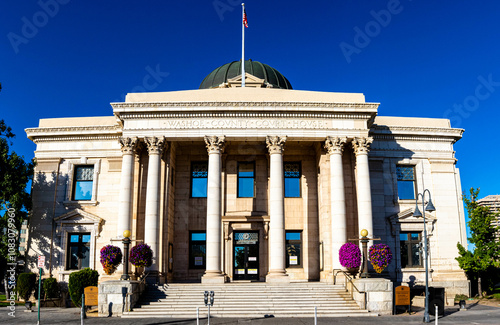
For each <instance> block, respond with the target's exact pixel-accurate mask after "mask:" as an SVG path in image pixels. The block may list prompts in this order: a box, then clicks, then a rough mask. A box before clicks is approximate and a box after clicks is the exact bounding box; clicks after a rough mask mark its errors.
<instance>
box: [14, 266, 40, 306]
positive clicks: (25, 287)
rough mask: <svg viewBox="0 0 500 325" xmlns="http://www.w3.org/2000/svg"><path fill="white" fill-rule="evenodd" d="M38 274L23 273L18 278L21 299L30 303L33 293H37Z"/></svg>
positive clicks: (18, 291)
mask: <svg viewBox="0 0 500 325" xmlns="http://www.w3.org/2000/svg"><path fill="white" fill-rule="evenodd" d="M35 285H36V274H35V273H32V272H27V273H21V274H19V276H18V277H17V293H18V294H19V297H21V298H22V299H24V301H28V300H29V299H30V297H31V294H32V293H33V291H35Z"/></svg>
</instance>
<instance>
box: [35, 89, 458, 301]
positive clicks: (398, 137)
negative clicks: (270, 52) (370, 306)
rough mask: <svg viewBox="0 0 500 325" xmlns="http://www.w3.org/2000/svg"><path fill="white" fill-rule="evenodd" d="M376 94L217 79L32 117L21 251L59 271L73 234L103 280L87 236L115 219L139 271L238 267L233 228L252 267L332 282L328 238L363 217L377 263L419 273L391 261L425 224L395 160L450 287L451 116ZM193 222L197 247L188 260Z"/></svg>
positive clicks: (434, 270)
mask: <svg viewBox="0 0 500 325" xmlns="http://www.w3.org/2000/svg"><path fill="white" fill-rule="evenodd" d="M378 106H379V104H377V103H367V102H365V99H364V96H363V95H362V94H346V93H325V92H313V91H297V90H288V89H286V90H285V89H267V88H225V89H224V88H221V89H206V90H190V91H176V92H167V93H140V94H128V95H127V97H126V101H125V102H123V103H112V107H113V113H114V116H109V117H88V118H60V119H43V120H40V124H39V126H38V127H36V128H30V129H27V130H26V132H27V134H28V137H29V138H30V139H32V140H33V141H34V142H35V143H36V145H37V148H36V152H35V156H36V158H37V162H38V165H37V167H36V174H35V179H34V182H33V210H34V211H33V215H32V219H31V221H30V225H29V231H30V237H29V238H30V240H29V245H28V247H27V249H28V253H27V254H28V255H27V256H28V262H29V266H30V267H34V266H35V265H36V262H35V258H36V256H37V255H38V254H39V252H42V253H43V254H45V255H46V256H47V259H46V260H47V263H46V267H45V273H46V274H48V273H52V274H54V275H55V276H57V277H58V280H60V281H67V277H68V275H69V274H70V273H71V272H72V270H69V269H68V265H69V263H70V262H71V260H70V259H71V258H70V257H69V256H68V255H71V250H70V249H72V248H71V247H74V243H72V242H71V240H72V239H71V238H72V237H70V236H71V235H72V234H79V233H85V234H89V235H90V237H88V238H89V239H90V241H89V242H88V243H87V247H88V263H89V264H88V265H89V267H91V268H93V269H96V270H98V271H99V273H100V274H101V277H100V281H103V280H112V279H116V278H117V277H118V276H106V275H103V271H102V267H101V265H100V263H99V250H100V249H101V247H103V246H104V245H107V244H110V243H114V244H115V245H119V239H120V237H121V234H122V233H123V231H124V230H127V229H130V230H131V232H132V237H133V239H134V240H136V241H144V242H146V243H147V244H149V245H150V246H151V247H152V249H153V251H154V264H153V265H152V266H151V267H150V268H149V269H148V270H146V271H147V272H149V274H150V276H154V279H155V281H158V282H160V283H163V282H167V281H168V282H176V281H182V282H184V281H203V282H206V283H221V282H226V281H235V278H236V276H237V275H239V274H238V272H239V271H238V272H237V271H236V269H235V267H234V265H235V263H236V262H237V261H235V259H237V258H240V256H239V255H238V254H237V253H238V249H239V248H237V246H238V245H239V244H238V242H237V240H236V238H235V236H239V234H241V235H245V234H246V235H245V236H248V235H249V234H256V235H254V236H256V237H255V238H256V240H255V241H254V242H253V244H254V245H257V246H255V247H257V248H256V251H254V252H253V253H252V254H255V255H257V256H251V254H250V253H249V254H250V255H245V256H246V257H245V258H246V260H245V262H248V263H250V262H258V263H254V264H255V265H256V266H255V267H252V268H251V270H250V268H249V269H248V270H247V269H246V268H245V270H246V271H245V272H249V273H248V274H252V275H255V280H259V281H267V282H271V283H287V282H290V281H316V280H320V281H325V282H331V281H332V272H333V271H334V270H336V269H341V268H342V266H341V265H340V262H339V260H338V249H339V248H340V246H341V245H342V244H343V243H345V242H346V241H348V240H349V239H353V238H358V237H359V235H358V234H359V232H360V230H361V229H367V230H368V231H369V236H373V237H379V238H380V239H381V242H383V243H386V244H388V245H389V246H390V248H391V250H392V251H393V254H394V257H395V259H394V260H393V262H392V263H391V265H390V266H389V267H388V268H387V270H386V271H385V273H383V276H385V277H386V278H388V279H391V280H393V281H395V282H397V283H401V282H411V283H417V284H419V283H422V281H423V279H424V272H423V270H424V269H423V267H422V265H416V266H414V267H407V266H406V267H405V265H402V262H401V260H402V258H401V256H402V254H403V255H404V252H401V247H402V246H401V235H402V234H406V233H416V234H421V233H422V231H423V227H424V225H423V222H422V220H421V219H418V218H415V217H413V212H414V209H415V204H416V200H415V198H413V199H404V200H403V199H399V197H398V176H397V170H396V169H397V168H398V166H409V167H411V169H412V170H413V171H414V172H413V177H414V179H413V183H412V184H413V187H414V192H415V194H416V193H421V192H423V190H424V189H429V190H430V192H431V193H432V200H433V202H434V205H435V207H436V211H435V212H432V213H428V214H427V221H428V222H427V225H426V226H427V230H428V233H429V247H430V252H429V261H430V270H431V272H430V278H431V280H432V281H445V280H446V281H448V282H449V281H451V282H452V284H451V286H453V287H455V288H456V287H462V286H460V285H455V283H462V284H463V283H467V280H466V278H465V276H464V273H463V272H462V271H461V270H460V268H459V267H458V264H457V262H456V261H455V257H456V256H457V250H456V243H457V242H460V243H462V245H466V234H465V221H464V213H463V208H462V204H461V198H460V197H461V185H460V177H459V171H458V169H457V168H456V159H455V155H454V150H453V144H454V143H455V142H456V141H457V140H459V139H460V138H461V136H462V132H463V130H461V129H453V128H451V127H450V123H449V121H448V120H444V119H428V118H401V117H383V116H377V110H378ZM198 162H204V163H206V164H207V170H206V171H205V172H206V174H207V176H206V181H207V188H208V190H207V194H206V197H196V196H194V195H192V194H193V193H192V186H193V185H192V184H193V180H192V177H193V168H194V167H193V166H194V164H196V163H198ZM243 163H251V164H252V166H254V167H253V168H254V169H253V173H254V174H253V186H254V188H253V195H252V196H251V197H239V195H238V191H239V188H238V182H239V176H238V175H239V174H238V170H239V169H238V168H239V166H240V164H243ZM287 163H297V164H298V166H300V170H299V171H298V172H296V173H298V175H299V176H298V181H297V182H298V184H299V189H300V192H299V195H297V196H296V197H285V194H284V191H286V186H287V185H286V184H287V183H286V180H285V179H284V173H285V172H286V171H284V166H286V164H287ZM79 166H90V167H92V168H93V177H92V184H91V185H92V189H91V190H90V189H89V194H88V195H90V196H89V199H85V200H77V199H75V188H76V187H75V186H76V185H75V184H76V182H78V177H77V176H75V175H76V169H77V168H78V167H79ZM52 220H53V222H52ZM290 231H292V232H295V233H299V234H300V235H297V236H299V237H300V240H299V245H300V255H299V256H292V255H293V254H295V253H287V248H286V247H287V240H288V239H287V234H288V232H290ZM198 232H200V233H204V234H205V235H206V240H205V242H204V247H205V249H206V252H205V253H206V255H205V256H203V257H201V258H202V259H196V260H195V263H199V264H200V265H193V259H192V256H190V254H191V253H190V250H191V249H192V247H193V242H192V241H191V239H192V236H193V234H196V233H198ZM419 236H420V235H419ZM299 237H298V238H299ZM75 238H76V237H75ZM86 238H87V237H86ZM75 240H76V239H75ZM113 240H116V241H115V242H113ZM247 244H248V241H247ZM72 245H73V246H72ZM243 246H244V245H243ZM238 247H239V246H238ZM255 247H254V249H255ZM295 247H297V246H295ZM242 252H243V251H242ZM287 254H288V255H287ZM419 254H420V255H419ZM415 256H416V257H417V258H418V257H419V256H421V252H420V253H417V254H416V255H415ZM85 263H86V262H85ZM201 265H205V267H204V268H198V267H193V266H201ZM287 266H290V267H287ZM119 271H120V270H119ZM132 272H134V273H138V272H142V270H136V269H134V268H132ZM440 283H441V282H440ZM465 293H467V292H465Z"/></svg>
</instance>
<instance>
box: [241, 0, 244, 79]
mask: <svg viewBox="0 0 500 325" xmlns="http://www.w3.org/2000/svg"><path fill="white" fill-rule="evenodd" d="M241 8H242V11H241V15H242V17H241V87H242V88H245V23H244V20H245V3H241Z"/></svg>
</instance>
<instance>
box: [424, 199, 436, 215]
mask: <svg viewBox="0 0 500 325" xmlns="http://www.w3.org/2000/svg"><path fill="white" fill-rule="evenodd" d="M425 211H428V212H432V211H436V208H435V207H434V204H432V200H431V199H430V198H429V203H427V206H426V207H425Z"/></svg>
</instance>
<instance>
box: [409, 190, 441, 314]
mask: <svg viewBox="0 0 500 325" xmlns="http://www.w3.org/2000/svg"><path fill="white" fill-rule="evenodd" d="M426 192H427V194H429V202H428V203H427V206H425V193H426ZM419 197H421V198H422V212H420V210H419V208H418V198H419ZM425 211H428V212H432V211H436V208H434V205H433V204H432V200H431V192H430V191H429V190H428V189H425V190H424V192H423V193H418V194H417V200H416V203H415V212H413V216H414V217H423V218H424V257H425V260H424V263H425V312H424V323H430V321H431V320H430V317H429V258H428V255H429V254H428V250H427V223H426V221H425Z"/></svg>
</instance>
